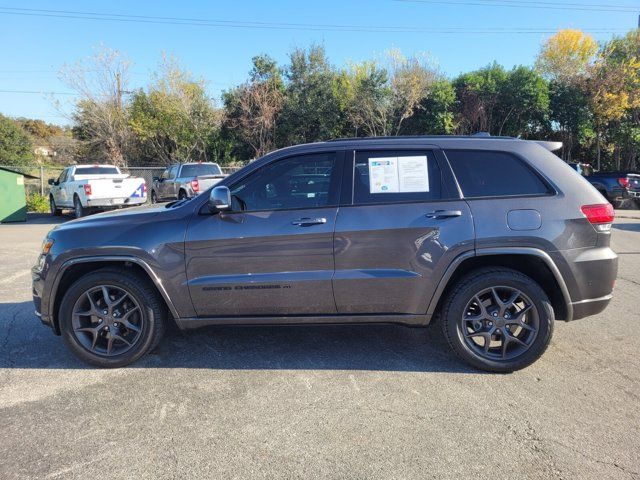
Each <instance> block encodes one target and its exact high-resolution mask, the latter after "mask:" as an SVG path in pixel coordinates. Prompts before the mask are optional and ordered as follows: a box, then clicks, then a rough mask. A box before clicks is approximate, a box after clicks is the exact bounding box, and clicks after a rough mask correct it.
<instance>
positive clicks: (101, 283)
mask: <svg viewBox="0 0 640 480" xmlns="http://www.w3.org/2000/svg"><path fill="white" fill-rule="evenodd" d="M59 314H60V315H59V318H60V328H61V331H62V337H63V339H64V341H65V343H66V344H67V345H68V346H69V348H70V349H71V351H72V352H73V353H74V354H75V355H76V356H77V357H78V358H80V359H81V360H83V361H85V362H87V363H90V364H92V365H96V366H98V367H122V366H125V365H128V364H130V363H132V362H135V361H136V360H137V359H139V358H140V357H141V356H142V355H144V354H145V353H147V352H148V351H150V350H151V349H153V348H155V346H156V345H157V344H158V343H159V342H160V339H161V338H162V334H163V332H164V325H165V315H166V313H165V308H164V304H163V302H162V300H161V298H160V297H159V295H158V292H157V291H156V289H155V288H154V287H153V285H151V284H150V282H149V281H148V280H147V279H146V278H143V277H141V276H139V275H137V274H133V275H132V274H131V273H129V272H127V273H125V272H124V271H123V270H120V269H113V268H106V269H101V270H97V271H95V272H93V273H89V274H87V275H85V276H83V277H81V278H80V279H79V280H77V281H76V282H75V283H74V284H73V285H72V286H71V288H70V289H69V290H68V291H67V293H66V294H65V296H64V298H63V299H62V303H61V304H60V312H59Z"/></svg>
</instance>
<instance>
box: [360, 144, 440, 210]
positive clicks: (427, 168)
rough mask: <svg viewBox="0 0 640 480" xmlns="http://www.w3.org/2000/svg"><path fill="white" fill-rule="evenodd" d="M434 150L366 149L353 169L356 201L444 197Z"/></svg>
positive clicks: (394, 201)
mask: <svg viewBox="0 0 640 480" xmlns="http://www.w3.org/2000/svg"><path fill="white" fill-rule="evenodd" d="M440 188H441V186H440V169H439V167H438V164H437V163H436V161H435V158H434V157H433V153H432V152H430V151H362V152H357V153H356V158H355V167H354V170H353V203H354V205H368V204H376V203H396V202H425V201H429V200H433V199H439V198H440V197H441V192H440Z"/></svg>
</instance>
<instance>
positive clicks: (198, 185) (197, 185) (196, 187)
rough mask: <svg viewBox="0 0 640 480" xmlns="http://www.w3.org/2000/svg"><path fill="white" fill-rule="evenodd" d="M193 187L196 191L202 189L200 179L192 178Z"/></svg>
mask: <svg viewBox="0 0 640 480" xmlns="http://www.w3.org/2000/svg"><path fill="white" fill-rule="evenodd" d="M191 188H193V191H194V192H199V191H200V184H199V183H198V180H191Z"/></svg>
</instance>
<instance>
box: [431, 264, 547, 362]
mask: <svg viewBox="0 0 640 480" xmlns="http://www.w3.org/2000/svg"><path fill="white" fill-rule="evenodd" d="M442 319H443V330H444V334H445V337H446V338H447V340H448V342H449V344H450V345H451V347H452V348H453V350H454V351H455V352H456V353H457V354H458V355H459V356H460V357H461V358H462V359H463V360H465V361H466V362H468V363H469V364H471V365H472V366H474V367H476V368H479V369H481V370H487V371H490V372H512V371H514V370H519V369H521V368H524V367H526V366H528V365H530V364H532V363H533V362H534V361H536V360H537V359H538V358H540V356H541V355H542V354H543V353H544V351H545V350H546V348H547V346H548V345H549V342H550V341H551V335H552V333H553V322H554V313H553V308H552V306H551V302H550V301H549V298H548V297H547V295H546V294H545V292H544V291H543V290H542V288H540V286H539V285H538V284H537V283H536V282H535V281H534V280H532V279H531V278H530V277H528V276H526V275H524V274H522V273H520V272H517V271H515V270H511V269H506V268H487V269H481V270H476V271H475V272H472V273H471V274H469V275H467V276H466V277H463V278H462V279H461V280H460V281H459V282H458V283H457V284H456V285H455V286H454V288H453V289H452V291H451V292H450V293H449V295H448V297H447V299H446V300H445V304H444V307H443V310H442Z"/></svg>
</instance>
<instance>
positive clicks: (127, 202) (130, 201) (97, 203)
mask: <svg viewBox="0 0 640 480" xmlns="http://www.w3.org/2000/svg"><path fill="white" fill-rule="evenodd" d="M146 202H147V197H146V196H145V197H129V198H122V199H115V198H91V199H87V205H86V206H87V208H119V207H132V206H134V205H143V204H145V203H146Z"/></svg>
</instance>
